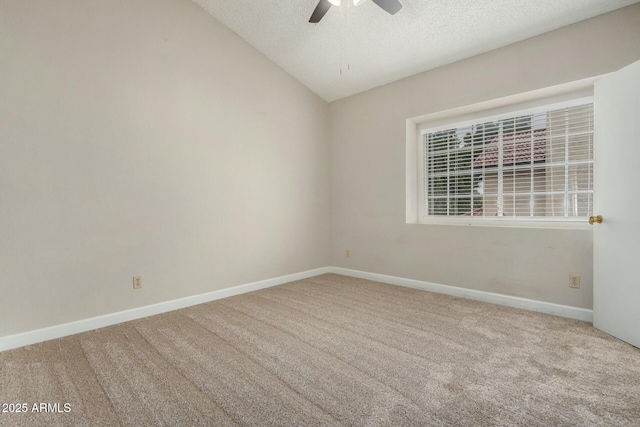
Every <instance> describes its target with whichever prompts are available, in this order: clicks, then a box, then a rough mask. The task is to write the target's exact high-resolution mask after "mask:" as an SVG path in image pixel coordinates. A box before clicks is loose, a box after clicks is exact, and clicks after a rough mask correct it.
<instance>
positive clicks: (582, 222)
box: [409, 218, 593, 230]
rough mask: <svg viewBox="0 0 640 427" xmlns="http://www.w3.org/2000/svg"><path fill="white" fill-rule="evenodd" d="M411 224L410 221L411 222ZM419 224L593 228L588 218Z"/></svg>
mask: <svg viewBox="0 0 640 427" xmlns="http://www.w3.org/2000/svg"><path fill="white" fill-rule="evenodd" d="M409 224H410V223H409ZM414 224H418V225H453V226H462V227H507V228H542V229H564V230H592V229H593V226H592V225H590V224H589V222H588V221H587V218H584V219H579V220H575V221H545V220H537V221H536V220H530V219H523V220H516V219H503V220H499V219H491V218H487V219H484V218H428V219H423V220H422V221H420V222H417V223H414Z"/></svg>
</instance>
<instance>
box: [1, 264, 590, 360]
mask: <svg viewBox="0 0 640 427" xmlns="http://www.w3.org/2000/svg"><path fill="white" fill-rule="evenodd" d="M326 273H335V274H341V275H343V276H349V277H357V278H360V279H367V280H375V281H377V282H382V283H387V284H390V285H398V286H406V287H409V288H415V289H421V290H424V291H429V292H436V293H439V294H445V295H453V296H457V297H462V298H469V299H473V300H477V301H484V302H489V303H493V304H499V305H504V306H508V307H514V308H520V309H524V310H530V311H537V312H540V313H547V314H553V315H556V316H562V317H568V318H570V319H578V320H584V321H585V322H593V310H587V309H584V308H578V307H571V306H568V305H560V304H554V303H550V302H544V301H536V300H530V299H526V298H519V297H513V296H509V295H502V294H495V293H491V292H484V291H477V290H474V289H466V288H459V287H456V286H448V285H440V284H437V283H430V282H423V281H421V280H414V279H405V278H402V277H396V276H387V275H384V274H377V273H369V272H366V271H360V270H351V269H348V268H342V267H322V268H316V269H314V270H308V271H303V272H300V273H294V274H289V275H286V276H280V277H276V278H273V279H267V280H261V281H258V282H253V283H247V284H244V285H239V286H234V287H231V288H226V289H220V290H217V291H212V292H207V293H204V294H199V295H193V296H190V297H185V298H179V299H176V300H172V301H166V302H161V303H158V304H152V305H147V306H144V307H138V308H134V309H131V310H125V311H119V312H117V313H111V314H105V315H103V316H97V317H91V318H88V319H83V320H78V321H75V322H69V323H64V324H61V325H56V326H51V327H48V328H42V329H37V330H34V331H29V332H23V333H19V334H15V335H8V336H5V337H0V351H5V350H11V349H14V348H18V347H24V346H27V345H31V344H36V343H39V342H43V341H49V340H52V339H56V338H62V337H66V336H69V335H74V334H78V333H81V332H86V331H91V330H94V329H98V328H104V327H106V326H111V325H115V324H118V323H123V322H128V321H131V320H135V319H140V318H143V317H148V316H153V315H156V314H161V313H166V312H167V311H173V310H178V309H181V308H185V307H191V306H193V305H197V304H203V303H206V302H209V301H215V300H218V299H222V298H227V297H231V296H234V295H240V294H244V293H247V292H252V291H257V290H260V289H265V288H270V287H272V286H277V285H282V284H284V283H289V282H293V281H296V280H302V279H307V278H309V277H314V276H318V275H320V274H326Z"/></svg>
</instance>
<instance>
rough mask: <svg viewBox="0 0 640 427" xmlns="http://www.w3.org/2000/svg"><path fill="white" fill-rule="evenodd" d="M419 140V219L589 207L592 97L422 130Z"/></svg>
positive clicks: (572, 214)
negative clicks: (421, 195) (421, 181)
mask: <svg viewBox="0 0 640 427" xmlns="http://www.w3.org/2000/svg"><path fill="white" fill-rule="evenodd" d="M423 144H424V145H423V153H424V159H423V161H424V165H423V166H424V169H423V170H424V175H423V177H424V193H425V194H424V198H423V200H424V206H423V218H425V219H426V218H433V217H461V218H465V219H469V218H470V217H471V218H473V217H477V218H485V219H486V218H490V219H500V218H508V219H528V220H543V221H545V220H546V221H571V220H583V219H586V218H587V217H588V216H590V215H591V213H592V209H593V104H592V103H588V104H582V105H571V106H567V107H564V108H554V109H538V110H536V111H535V112H531V113H527V114H521V113H518V114H517V115H513V116H511V117H506V118H504V117H503V118H501V119H499V120H478V121H477V122H474V123H471V124H468V123H466V124H463V125H453V126H451V127H448V128H446V129H443V130H437V131H429V130H427V131H425V132H424V133H423Z"/></svg>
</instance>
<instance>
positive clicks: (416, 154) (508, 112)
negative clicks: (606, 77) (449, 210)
mask: <svg viewBox="0 0 640 427" xmlns="http://www.w3.org/2000/svg"><path fill="white" fill-rule="evenodd" d="M601 77H602V76H598V77H593V78H589V79H585V80H582V81H578V82H572V83H568V84H564V85H560V86H557V87H552V88H546V89H542V90H537V91H533V92H530V93H525V94H519V95H514V96H510V97H505V98H501V99H497V100H492V101H488V102H483V103H479V104H474V105H470V106H466V107H461V108H455V109H452V110H447V111H442V112H437V113H433V114H429V115H426V116H421V117H417V118H413V119H409V120H407V141H406V143H407V188H406V189H407V200H406V201H407V206H406V207H407V218H406V222H407V223H408V224H427V225H429V224H431V225H459V226H489V227H519V228H563V229H590V228H591V226H590V225H589V223H588V221H587V219H588V218H585V217H569V218H550V217H537V218H532V217H500V218H496V217H472V216H466V217H461V216H455V217H454V216H439V215H433V216H425V215H424V211H423V210H424V207H425V206H426V204H425V196H426V193H425V188H424V185H425V179H424V178H425V170H424V154H425V153H424V145H425V144H424V135H426V134H427V133H431V132H437V131H441V130H447V129H451V128H453V127H463V126H468V125H471V124H477V123H481V122H487V121H495V120H501V119H506V118H513V117H517V116H522V115H526V114H535V113H540V112H543V111H549V110H554V109H558V108H565V107H571V106H578V105H585V104H588V103H593V83H595V81H596V80H598V79H599V78H601ZM594 109H595V105H594ZM594 144H595V141H594ZM593 167H594V169H595V167H596V159H595V157H594V159H593Z"/></svg>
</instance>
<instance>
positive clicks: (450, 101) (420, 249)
mask: <svg viewBox="0 0 640 427" xmlns="http://www.w3.org/2000/svg"><path fill="white" fill-rule="evenodd" d="M639 40H640V5H634V6H630V7H627V8H623V9H619V10H617V11H614V12H612V13H609V14H606V15H602V16H599V17H596V18H594V19H590V20H588V21H583V22H581V23H578V24H575V25H571V26H568V27H565V28H562V29H559V30H557V31H553V32H550V33H546V34H543V35H541V36H538V37H535V38H532V39H528V40H525V41H523V42H520V43H517V44H514V45H510V46H507V47H504V48H501V49H497V50H495V51H491V52H488V53H486V54H483V55H479V56H476V57H473V58H470V59H468V60H464V61H460V62H457V63H454V64H451V65H448V66H444V67H441V68H438V69H435V70H432V71H429V72H426V73H422V74H419V75H416V76H413V77H411V78H407V79H404V80H401V81H398V82H395V83H392V84H389V85H386V86H383V87H379V88H376V89H373V90H370V91H367V92H364V93H361V94H359V95H355V96H352V97H349V98H346V99H343V100H340V101H336V102H333V103H331V104H330V126H331V134H330V138H331V174H330V176H331V220H332V240H331V263H332V265H334V266H339V267H345V268H352V269H356V270H364V271H369V272H374V273H381V274H388V275H393V276H400V277H405V278H411V279H417V280H424V281H429V282H435V283H440V284H445V285H452V286H459V287H464V288H471V289H477V290H482V291H489V292H497V293H502V294H507V295H515V296H519V297H525V298H532V299H535V300H541V301H548V302H553V303H559V304H567V305H570V306H575V307H581V308H592V304H593V298H592V291H593V278H592V256H593V255H592V254H593V241H592V233H591V231H585V230H546V229H545V230H541V229H515V228H496V227H468V226H466V227H465V226H445V225H417V224H406V223H405V207H406V203H405V134H406V119H408V118H411V117H417V116H422V115H426V114H430V113H434V112H438V111H444V110H447V109H450V108H455V107H461V106H465V105H470V104H475V103H478V102H483V101H488V100H492V99H496V98H501V97H505V96H509V95H513V94H518V93H522V92H527V91H531V90H535V89H540V88H545V87H549V86H553V85H558V84H562V83H566V82H571V81H575V80H579V79H583V78H587V77H592V76H596V75H600V74H604V73H608V72H611V71H615V70H617V69H619V68H621V67H623V66H625V65H627V64H630V63H631V62H633V61H635V60H638V59H640V43H638V41H639ZM596 108H597V107H596ZM596 161H597V160H596ZM345 249H350V250H351V257H350V258H346V257H345ZM570 274H577V275H580V276H582V283H581V284H582V287H581V289H579V290H576V289H570V288H569V286H568V283H569V275H570Z"/></svg>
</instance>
